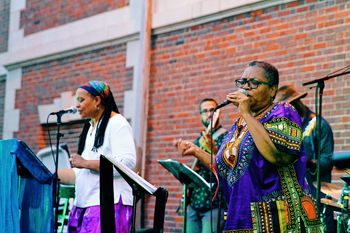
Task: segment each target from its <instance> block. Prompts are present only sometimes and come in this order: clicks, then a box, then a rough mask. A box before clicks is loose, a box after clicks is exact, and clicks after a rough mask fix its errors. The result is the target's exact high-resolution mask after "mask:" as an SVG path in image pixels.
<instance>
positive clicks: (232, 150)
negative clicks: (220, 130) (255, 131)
mask: <svg viewBox="0 0 350 233" xmlns="http://www.w3.org/2000/svg"><path fill="white" fill-rule="evenodd" d="M236 124H237V126H236V130H235V132H234V133H233V135H232V138H231V140H230V141H229V142H228V143H227V144H226V148H225V150H224V156H223V158H224V161H225V162H226V164H227V165H229V166H230V167H232V168H233V167H234V166H235V165H236V163H237V158H238V148H239V145H240V144H241V141H242V139H243V138H244V136H245V135H246V133H247V132H248V127H247V124H246V122H245V121H244V119H243V117H240V118H239V119H238V121H237V123H236Z"/></svg>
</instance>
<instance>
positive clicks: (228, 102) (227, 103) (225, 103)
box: [213, 89, 248, 112]
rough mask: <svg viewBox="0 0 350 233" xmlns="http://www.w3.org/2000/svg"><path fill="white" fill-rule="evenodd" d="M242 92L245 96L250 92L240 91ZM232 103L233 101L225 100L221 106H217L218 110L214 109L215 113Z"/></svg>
mask: <svg viewBox="0 0 350 233" xmlns="http://www.w3.org/2000/svg"><path fill="white" fill-rule="evenodd" d="M239 91H240V92H242V93H243V94H244V95H246V96H248V91H247V90H244V89H240V90H239ZM230 103H231V101H229V100H225V101H224V102H222V103H221V104H219V105H218V106H216V108H215V109H214V111H213V112H215V111H216V110H218V109H219V108H222V107H225V106H226V105H229V104H230Z"/></svg>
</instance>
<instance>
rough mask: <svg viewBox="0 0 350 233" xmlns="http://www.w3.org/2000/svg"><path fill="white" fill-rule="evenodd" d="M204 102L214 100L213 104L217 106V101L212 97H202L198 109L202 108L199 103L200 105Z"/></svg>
mask: <svg viewBox="0 0 350 233" xmlns="http://www.w3.org/2000/svg"><path fill="white" fill-rule="evenodd" d="M204 102H214V103H215V105H216V106H218V102H216V100H215V99H213V98H204V99H202V100H201V102H200V103H199V111H201V110H202V109H201V105H202V103H204Z"/></svg>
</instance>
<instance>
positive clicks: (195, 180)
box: [158, 159, 210, 233]
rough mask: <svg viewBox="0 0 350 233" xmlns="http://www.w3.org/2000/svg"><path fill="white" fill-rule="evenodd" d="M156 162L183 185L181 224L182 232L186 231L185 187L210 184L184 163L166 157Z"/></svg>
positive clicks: (208, 185) (207, 185)
mask: <svg viewBox="0 0 350 233" xmlns="http://www.w3.org/2000/svg"><path fill="white" fill-rule="evenodd" d="M158 162H159V163H160V164H161V165H162V166H163V167H164V168H165V169H167V170H168V171H169V172H170V173H171V174H173V175H174V176H175V178H176V179H177V180H178V181H180V183H181V184H182V185H183V192H182V198H183V199H182V217H183V226H182V232H183V233H186V217H187V210H186V204H187V189H188V188H193V187H208V189H210V184H209V183H208V182H207V181H206V180H205V179H203V177H201V176H200V175H198V174H197V173H196V172H195V171H193V170H192V169H191V168H189V167H188V166H187V165H186V164H182V163H180V162H178V161H176V160H172V159H166V160H158Z"/></svg>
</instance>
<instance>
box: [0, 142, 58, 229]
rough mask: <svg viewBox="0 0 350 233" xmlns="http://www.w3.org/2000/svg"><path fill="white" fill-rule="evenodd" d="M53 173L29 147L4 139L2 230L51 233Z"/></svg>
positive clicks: (1, 155)
mask: <svg viewBox="0 0 350 233" xmlns="http://www.w3.org/2000/svg"><path fill="white" fill-rule="evenodd" d="M52 182H53V176H52V174H51V173H50V172H49V171H48V169H47V168H46V167H45V166H44V165H43V164H42V163H41V161H40V160H39V159H38V158H37V156H36V155H35V154H34V153H33V152H32V151H31V150H30V149H29V147H28V146H27V145H26V144H25V143H23V142H21V141H18V140H16V139H9V140H0V231H1V232H6V233H51V232H53V231H54V227H53V226H54V224H53V222H54V218H53V202H52V191H53V184H52Z"/></svg>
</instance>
